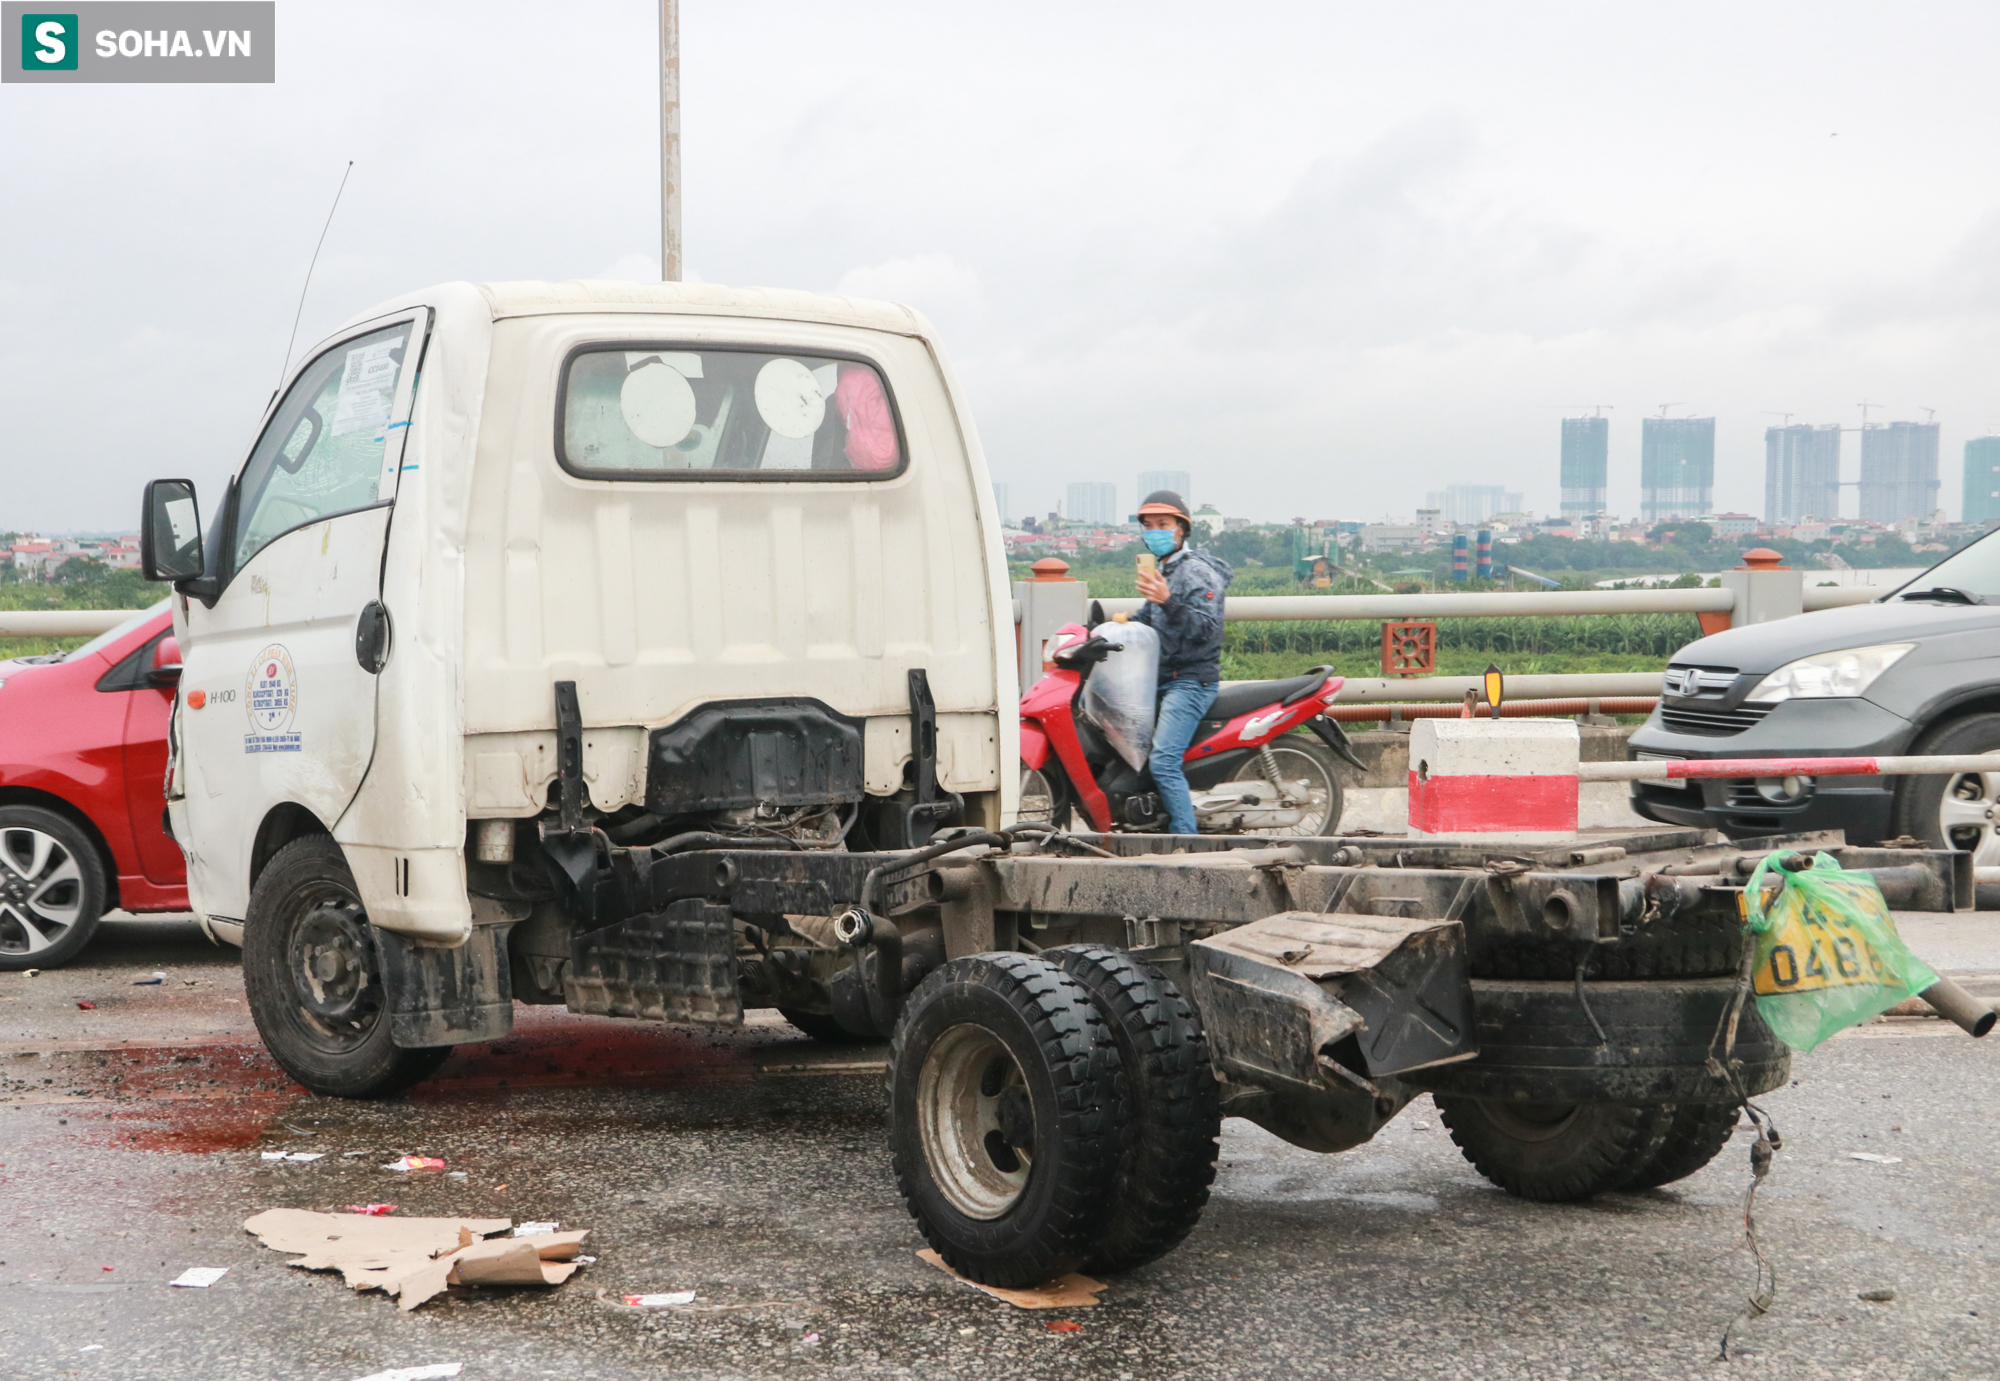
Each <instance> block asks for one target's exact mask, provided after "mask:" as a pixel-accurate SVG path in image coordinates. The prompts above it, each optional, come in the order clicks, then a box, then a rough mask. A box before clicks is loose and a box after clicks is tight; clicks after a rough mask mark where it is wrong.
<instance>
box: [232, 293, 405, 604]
mask: <svg viewBox="0 0 2000 1381" xmlns="http://www.w3.org/2000/svg"><path fill="white" fill-rule="evenodd" d="M409 339H410V324H409V323H408V322H403V323H402V324H401V325H398V326H391V327H388V328H387V329H385V330H381V331H376V332H373V333H372V334H370V335H366V336H360V337H357V338H356V339H354V340H350V341H344V342H342V343H341V344H339V345H336V346H335V347H334V348H333V349H331V350H329V351H327V352H326V353H325V354H324V355H321V356H320V357H319V358H318V359H316V360H314V361H313V362H312V363H311V364H309V365H307V366H306V367H305V369H303V370H301V371H300V373H299V376H298V378H297V379H295V380H294V381H293V382H292V387H291V389H290V390H289V391H288V392H287V393H286V394H285V399H284V401H283V402H281V403H280V404H278V410H277V411H276V412H275V413H273V414H272V416H271V422H270V425H268V426H267V427H265V428H264V435H263V436H262V437H261V438H259V439H258V442H257V449H256V450H254V451H252V452H251V453H250V460H249V462H248V463H247V464H245V465H244V467H243V485H242V497H241V499H240V500H239V502H240V503H241V505H242V507H241V513H242V516H241V517H240V518H239V519H238V520H237V524H236V554H235V557H236V559H235V566H234V569H236V570H239V571H240V570H242V569H243V567H244V566H246V565H248V564H249V561H250V558H251V557H253V556H255V555H256V554H257V553H258V552H260V551H262V550H263V549H264V548H265V547H266V546H268V545H269V544H270V543H271V542H272V541H274V540H275V539H277V538H278V537H281V536H283V535H284V534H285V533H287V532H290V531H291V530H292V529H293V528H296V527H303V526H304V525H305V524H307V523H311V522H317V521H318V520H319V519H321V518H331V517H335V516H337V515H338V514H342V513H352V512H354V511H355V510H356V509H359V508H369V507H372V506H373V505H374V504H375V502H376V499H377V496H378V494H379V493H380V489H381V479H382V456H383V451H384V448H385V446H386V445H387V437H388V432H387V427H388V423H389V412H390V409H391V406H392V405H393V403H394V401H395V397H396V384H397V380H398V379H399V378H400V377H401V373H402V368H403V354H404V347H405V346H406V345H408V343H409Z"/></svg>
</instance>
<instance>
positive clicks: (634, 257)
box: [590, 254, 660, 283]
mask: <svg viewBox="0 0 2000 1381" xmlns="http://www.w3.org/2000/svg"><path fill="white" fill-rule="evenodd" d="M590 276H591V277H592V278H595V279H601V280H604V281H607V282H613V283H657V282H659V281H660V256H659V255H657V254H621V255H619V256H618V257H617V258H616V259H613V260H612V261H611V262H610V263H608V264H606V265H605V266H604V267H603V268H601V269H599V270H598V271H597V272H596V273H593V274H591V275H590Z"/></svg>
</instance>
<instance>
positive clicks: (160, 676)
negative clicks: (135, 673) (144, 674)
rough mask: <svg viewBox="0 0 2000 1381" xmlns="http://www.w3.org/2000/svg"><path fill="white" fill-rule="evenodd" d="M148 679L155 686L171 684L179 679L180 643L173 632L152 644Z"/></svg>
mask: <svg viewBox="0 0 2000 1381" xmlns="http://www.w3.org/2000/svg"><path fill="white" fill-rule="evenodd" d="M148 679H149V680H150V681H152V683H153V684H154V685H156V686H171V685H173V684H174V683H176V682H177V681H179V680H180V679H181V645H180V640H179V639H177V638H176V637H174V635H173V634H171V633H169V634H167V636H166V637H164V638H162V639H160V640H159V641H158V642H156V643H154V644H153V665H152V669H151V672H150V674H149V676H148Z"/></svg>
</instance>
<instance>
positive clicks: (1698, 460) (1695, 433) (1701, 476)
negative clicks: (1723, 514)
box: [1639, 417, 1715, 523]
mask: <svg viewBox="0 0 2000 1381" xmlns="http://www.w3.org/2000/svg"><path fill="white" fill-rule="evenodd" d="M1714 511H1715V419H1714V418H1713V417H1644V418H1641V419H1640V420H1639V520H1640V521H1641V522H1645V523H1657V522H1666V521H1670V520H1675V519H1682V518H1698V517H1700V516H1701V515H1702V514H1704V513H1713V512H1714Z"/></svg>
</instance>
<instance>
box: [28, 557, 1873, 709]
mask: <svg viewBox="0 0 2000 1381" xmlns="http://www.w3.org/2000/svg"><path fill="white" fill-rule="evenodd" d="M1883 593H1884V592H1883V591H1881V590H1878V589H1876V588H1875V587H1874V586H1872V585H1827V586H1820V587H1817V588H1815V587H1813V586H1810V585H1808V586H1807V587H1806V589H1805V592H1804V594H1805V607H1806V612H1807V613H1812V612H1814V611H1815V610H1819V609H1837V608H1840V607H1842V606H1843V605H1848V604H1866V603H1868V601H1870V600H1872V599H1876V598H1878V597H1879V596H1880V595H1882V594H1883ZM1101 603H1102V604H1103V605H1104V612H1105V613H1107V614H1133V613H1137V612H1138V609H1139V601H1138V600H1136V599H1107V600H1103V601H1101ZM1735 607H1736V592H1735V591H1734V590H1708V589H1702V590H1551V591H1547V592H1518V591H1507V590H1495V591H1490V592H1486V593H1481V594H1472V593H1469V592H1468V593H1465V594H1454V593H1451V592H1447V591H1440V592H1435V593H1430V594H1417V595H1238V596H1234V597H1232V598H1231V599H1230V601H1229V604H1228V609H1227V617H1228V619H1229V621H1230V622H1232V623H1236V622H1245V623H1274V622H1320V621H1323V620H1327V619H1361V620H1383V619H1387V620H1390V621H1395V620H1399V619H1430V618H1534V617H1536V616H1558V617H1560V616H1566V615H1572V614H1726V613H1728V612H1730V611H1731V610H1733V609H1734V608H1735ZM138 612H139V611H138V610H136V609H0V638H94V637H96V636H97V635H98V634H99V633H103V632H106V631H108V630H109V629H113V628H116V627H117V626H118V625H119V624H121V623H123V622H124V621H125V620H126V619H129V618H131V617H132V616H133V615H134V614H136V613H138ZM1017 617H1018V615H1017ZM1658 690H1659V685H1658V680H1657V678H1655V683H1654V684H1653V685H1652V686H1651V687H1650V688H1648V689H1647V690H1644V691H1636V690H1635V691H1623V690H1606V691H1580V690H1574V689H1572V690H1570V691H1569V692H1568V693H1569V694H1572V695H1600V694H1601V695H1651V694H1656V693H1657V692H1658ZM1525 693H1526V692H1524V694H1525ZM1405 698H1410V697H1407V696H1406V697H1405ZM1419 698H1429V697H1419ZM1443 698H1449V697H1443Z"/></svg>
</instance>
